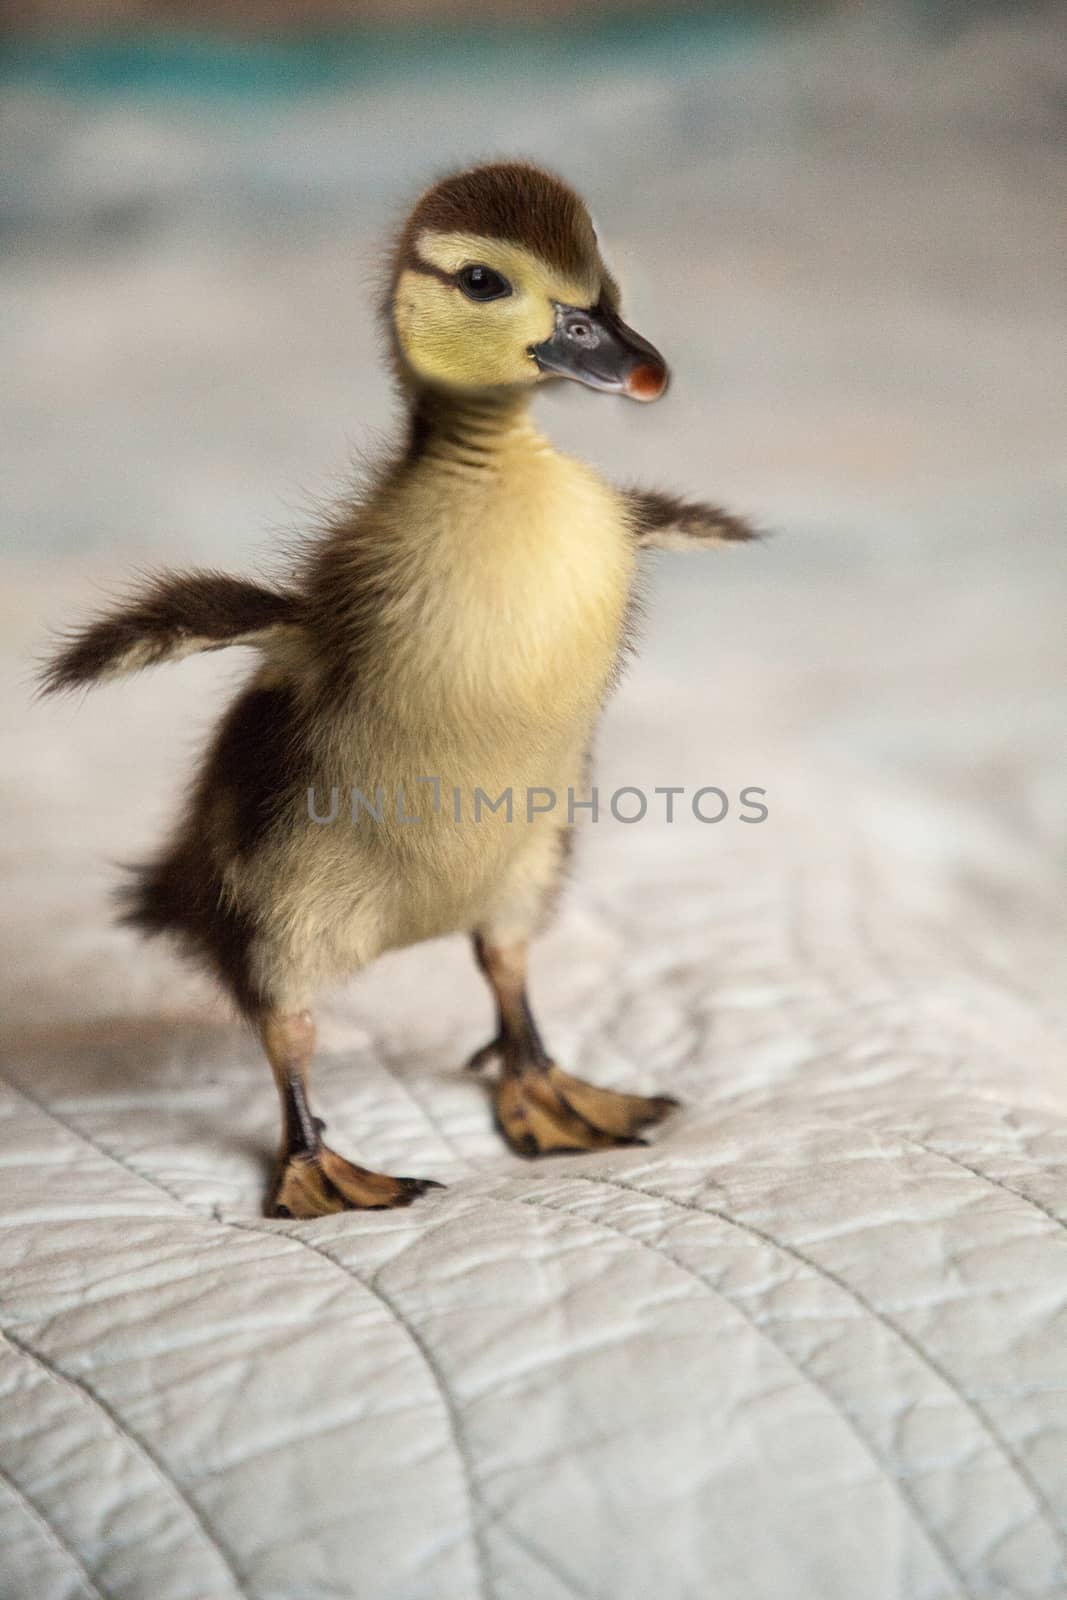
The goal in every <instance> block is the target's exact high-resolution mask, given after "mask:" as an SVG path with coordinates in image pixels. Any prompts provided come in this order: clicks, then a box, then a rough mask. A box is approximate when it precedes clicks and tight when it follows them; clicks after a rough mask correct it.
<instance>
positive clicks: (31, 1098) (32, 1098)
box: [0, 1072, 203, 1217]
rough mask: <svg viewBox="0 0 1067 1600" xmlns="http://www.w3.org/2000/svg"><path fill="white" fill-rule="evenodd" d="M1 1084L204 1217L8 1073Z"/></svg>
mask: <svg viewBox="0 0 1067 1600" xmlns="http://www.w3.org/2000/svg"><path fill="white" fill-rule="evenodd" d="M0 1083H3V1084H5V1085H6V1087H7V1088H8V1089H10V1090H11V1092H12V1093H13V1094H17V1095H19V1096H21V1098H22V1099H23V1100H26V1101H28V1102H29V1104H30V1105H31V1106H34V1107H36V1109H37V1110H38V1111H40V1112H41V1114H42V1115H43V1116H46V1117H51V1119H52V1121H53V1122H58V1124H59V1126H60V1127H61V1128H64V1129H65V1130H66V1131H67V1133H69V1134H70V1135H71V1136H72V1137H73V1138H75V1139H80V1140H81V1141H82V1143H83V1144H87V1145H89V1147H90V1148H91V1149H93V1150H95V1151H96V1153H97V1154H98V1155H101V1156H104V1157H105V1158H106V1159H107V1160H108V1161H113V1162H114V1163H115V1165H116V1166H117V1167H122V1168H123V1169H124V1170H125V1171H126V1172H128V1173H130V1174H131V1176H133V1177H134V1178H140V1180H141V1182H142V1183H148V1184H151V1186H152V1188H153V1189H158V1190H159V1191H160V1193H161V1194H165V1195H167V1196H168V1197H169V1198H170V1199H171V1200H174V1201H176V1203H177V1204H178V1205H180V1206H181V1207H182V1208H183V1209H184V1210H185V1211H188V1212H189V1213H190V1214H191V1215H192V1216H197V1217H199V1216H202V1215H203V1213H202V1212H200V1211H196V1210H194V1208H193V1207H192V1206H191V1205H190V1204H189V1202H188V1200H186V1199H185V1198H184V1197H183V1196H182V1195H180V1194H178V1193H177V1192H176V1191H175V1190H174V1189H171V1188H170V1187H169V1186H168V1185H167V1184H166V1183H164V1182H163V1180H162V1178H154V1177H151V1176H150V1175H149V1174H148V1173H147V1172H141V1171H139V1170H138V1168H137V1167H135V1166H134V1165H133V1164H132V1163H131V1162H130V1161H127V1159H126V1158H125V1156H120V1155H117V1154H116V1153H115V1151H114V1150H110V1149H109V1148H108V1147H107V1145H106V1144H101V1142H100V1140H99V1139H97V1138H95V1137H94V1136H93V1134H91V1133H86V1131H85V1129H84V1128H79V1127H77V1126H76V1125H75V1124H74V1123H73V1122H70V1121H69V1120H68V1119H67V1118H66V1117H65V1116H63V1114H62V1113H61V1112H59V1111H56V1110H55V1108H54V1107H53V1106H50V1105H47V1104H46V1103H45V1102H44V1101H43V1100H39V1099H38V1097H37V1096H36V1095H35V1094H31V1093H30V1091H29V1090H28V1089H24V1088H23V1087H22V1085H21V1084H19V1083H15V1082H14V1080H13V1079H11V1078H10V1077H8V1075H7V1073H6V1072H0Z"/></svg>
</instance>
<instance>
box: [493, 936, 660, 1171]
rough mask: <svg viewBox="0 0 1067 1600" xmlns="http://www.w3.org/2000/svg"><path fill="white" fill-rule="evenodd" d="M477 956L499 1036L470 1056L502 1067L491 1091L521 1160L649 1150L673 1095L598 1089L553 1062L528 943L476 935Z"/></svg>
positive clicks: (506, 1134) (502, 1125) (500, 1124)
mask: <svg viewBox="0 0 1067 1600" xmlns="http://www.w3.org/2000/svg"><path fill="white" fill-rule="evenodd" d="M474 953H475V957H476V959H477V961H478V965H479V966H480V967H481V969H482V971H483V972H484V973H485V976H486V978H487V979H488V980H489V985H490V987H491V988H492V991H493V995H494V997H495V999H496V1007H497V1036H496V1038H495V1039H493V1040H492V1041H491V1042H490V1043H489V1044H487V1045H485V1046H484V1047H483V1048H482V1049H481V1050H479V1051H478V1052H477V1054H476V1055H474V1056H473V1057H472V1058H471V1062H470V1065H471V1067H472V1069H474V1070H477V1069H478V1068H480V1067H484V1066H488V1065H490V1064H491V1063H499V1065H500V1076H499V1078H498V1079H497V1081H496V1083H495V1085H494V1088H493V1108H494V1111H495V1114H496V1123H497V1127H498V1128H499V1129H500V1131H501V1133H502V1134H503V1135H504V1138H505V1139H506V1140H507V1142H508V1144H509V1145H510V1146H511V1148H512V1149H513V1150H514V1151H516V1152H517V1153H518V1154H519V1155H521V1156H543V1155H551V1154H552V1153H554V1152H557V1151H563V1150H605V1149H608V1148H610V1147H611V1146H613V1145H625V1144H644V1143H645V1141H644V1140H643V1139H641V1138H640V1137H639V1135H640V1132H641V1129H642V1128H648V1127H651V1126H652V1124H653V1123H656V1122H661V1121H662V1120H663V1118H664V1117H665V1116H666V1115H667V1114H668V1112H670V1111H672V1110H673V1109H674V1107H675V1106H677V1104H678V1101H677V1100H675V1099H674V1097H673V1096H672V1095H669V1094H659V1095H652V1096H651V1097H646V1096H645V1095H640V1094H618V1093H617V1092H616V1091H615V1090H614V1089H598V1088H595V1087H594V1085H593V1084H591V1083H584V1082H583V1081H582V1079H581V1078H572V1077H571V1076H570V1074H569V1073H567V1072H564V1071H562V1070H561V1068H559V1067H557V1066H556V1064H555V1062H554V1061H552V1060H551V1059H550V1058H549V1056H548V1054H547V1052H546V1050H545V1047H544V1044H543V1043H542V1040H541V1035H540V1034H539V1032H538V1030H537V1024H536V1023H535V1021H534V1019H533V1013H532V1012H531V1010H530V1003H529V1000H528V999H527V995H526V942H525V940H514V939H512V940H507V939H505V940H503V941H502V940H500V939H495V938H494V936H493V933H492V931H491V930H486V931H484V932H479V933H476V934H475V936H474Z"/></svg>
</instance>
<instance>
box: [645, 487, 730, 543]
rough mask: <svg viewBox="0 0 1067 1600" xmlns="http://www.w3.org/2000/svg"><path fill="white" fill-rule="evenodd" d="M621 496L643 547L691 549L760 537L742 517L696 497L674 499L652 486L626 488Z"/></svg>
mask: <svg viewBox="0 0 1067 1600" xmlns="http://www.w3.org/2000/svg"><path fill="white" fill-rule="evenodd" d="M623 498H624V500H625V502H626V509H627V512H628V513H629V517H630V522H631V526H632V527H633V530H634V535H635V537H636V539H637V542H638V544H639V545H642V546H643V547H644V548H646V549H650V550H692V549H694V548H695V547H696V546H698V545H708V544H744V543H746V542H747V541H748V540H750V539H759V538H761V537H762V535H761V534H760V533H759V531H758V530H757V529H756V528H754V527H753V526H752V524H751V523H749V522H746V521H745V520H744V518H743V517H736V516H734V515H733V513H732V512H729V511H723V510H722V509H721V507H719V506H709V505H704V504H703V502H701V501H699V500H677V499H675V497H674V496H673V495H669V494H660V493H659V492H658V490H655V489H628V490H626V491H625V492H624V496H623Z"/></svg>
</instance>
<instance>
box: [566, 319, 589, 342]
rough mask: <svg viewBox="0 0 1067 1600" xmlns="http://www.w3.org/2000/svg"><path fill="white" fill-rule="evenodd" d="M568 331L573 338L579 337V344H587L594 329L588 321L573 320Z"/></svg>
mask: <svg viewBox="0 0 1067 1600" xmlns="http://www.w3.org/2000/svg"><path fill="white" fill-rule="evenodd" d="M567 332H568V334H569V335H570V337H571V338H572V339H577V341H578V343H579V344H585V343H586V342H587V341H588V340H589V338H590V337H591V335H592V332H593V330H592V328H591V327H590V326H589V324H588V322H572V323H571V325H570V327H569V328H568V329H567Z"/></svg>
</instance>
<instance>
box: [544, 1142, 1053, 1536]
mask: <svg viewBox="0 0 1067 1600" xmlns="http://www.w3.org/2000/svg"><path fill="white" fill-rule="evenodd" d="M574 1176H575V1178H576V1179H577V1181H578V1182H579V1183H593V1184H597V1183H599V1184H603V1185H605V1186H606V1187H607V1188H609V1189H622V1190H625V1191H626V1193H628V1194H637V1195H644V1197H645V1198H646V1199H649V1200H660V1201H662V1202H663V1203H664V1204H665V1205H669V1206H675V1207H677V1208H678V1209H679V1210H681V1211H692V1212H695V1213H696V1215H697V1216H701V1217H707V1216H711V1217H718V1218H719V1220H720V1221H721V1222H725V1223H726V1224H727V1225H728V1226H729V1227H732V1228H740V1229H742V1230H743V1231H744V1232H745V1233H749V1234H751V1235H752V1236H753V1238H756V1239H760V1240H761V1241H762V1242H763V1243H764V1244H767V1245H770V1247H771V1248H772V1249H774V1250H780V1251H782V1252H783V1254H785V1255H787V1256H790V1257H791V1258H792V1259H793V1260H794V1261H798V1262H800V1263H801V1265H803V1266H806V1267H809V1268H810V1269H811V1270H812V1271H813V1272H815V1273H817V1274H818V1275H819V1276H820V1277H822V1278H824V1279H825V1280H826V1281H827V1282H828V1283H832V1284H833V1285H834V1286H835V1287H836V1288H838V1289H840V1290H841V1292H842V1293H843V1294H846V1295H848V1296H849V1298H850V1299H851V1300H853V1301H854V1302H855V1303H856V1305H858V1306H859V1307H860V1308H861V1310H863V1311H865V1312H866V1313H867V1315H868V1316H869V1317H873V1318H874V1320H875V1321H876V1322H878V1323H879V1324H880V1325H881V1326H882V1327H883V1328H886V1329H887V1330H888V1331H889V1332H890V1333H892V1334H893V1335H894V1336H895V1337H896V1338H897V1339H899V1340H900V1342H901V1343H902V1344H903V1345H905V1346H906V1347H907V1349H909V1350H910V1351H911V1352H912V1354H913V1355H914V1356H915V1357H916V1358H917V1359H918V1360H919V1361H920V1362H922V1364H923V1366H925V1367H926V1368H928V1370H929V1371H930V1372H932V1373H933V1374H934V1376H935V1377H937V1378H939V1379H940V1380H941V1382H942V1383H943V1384H944V1385H945V1387H946V1389H948V1390H949V1392H950V1393H951V1394H953V1395H955V1397H956V1399H957V1400H958V1401H959V1403H960V1405H961V1406H962V1407H963V1408H964V1410H965V1411H967V1412H969V1413H970V1415H971V1416H972V1417H973V1418H974V1420H975V1422H976V1423H977V1424H978V1426H979V1427H980V1428H981V1430H982V1432H983V1433H984V1434H985V1435H986V1437H987V1438H988V1439H989V1440H990V1441H991V1443H992V1444H994V1445H995V1446H996V1448H997V1449H998V1450H999V1451H1000V1453H1001V1455H1002V1456H1003V1458H1004V1460H1005V1461H1006V1462H1007V1464H1008V1466H1009V1467H1010V1468H1011V1469H1012V1471H1013V1472H1014V1474H1015V1476H1016V1478H1017V1479H1018V1480H1019V1482H1020V1483H1021V1484H1022V1485H1023V1487H1024V1488H1025V1489H1026V1490H1027V1491H1028V1493H1029V1495H1030V1498H1031V1499H1032V1500H1033V1502H1034V1506H1035V1508H1036V1510H1037V1511H1038V1513H1039V1514H1040V1517H1041V1520H1042V1521H1043V1522H1044V1524H1045V1526H1046V1527H1047V1528H1048V1530H1049V1533H1050V1534H1051V1536H1052V1540H1053V1543H1054V1544H1056V1545H1057V1546H1058V1547H1059V1549H1060V1550H1061V1551H1063V1552H1064V1553H1065V1554H1067V1534H1065V1533H1064V1531H1063V1530H1062V1528H1061V1527H1060V1526H1059V1521H1058V1518H1057V1516H1056V1513H1055V1510H1054V1508H1053V1507H1052V1505H1051V1504H1050V1502H1049V1500H1048V1498H1047V1496H1046V1495H1045V1492H1044V1490H1043V1489H1042V1488H1041V1486H1040V1484H1039V1483H1037V1481H1036V1480H1035V1478H1034V1477H1033V1474H1032V1473H1031V1472H1030V1469H1029V1468H1028V1467H1027V1466H1026V1464H1025V1462H1024V1461H1023V1460H1022V1459H1021V1457H1020V1456H1019V1455H1018V1454H1017V1452H1016V1451H1015V1449H1014V1448H1013V1446H1012V1445H1011V1443H1010V1442H1009V1441H1008V1440H1007V1439H1006V1438H1005V1437H1004V1435H1003V1434H1002V1433H1001V1431H1000V1429H999V1428H998V1427H997V1424H996V1423H995V1422H994V1421H993V1419H992V1417H990V1416H989V1415H988V1413H987V1412H986V1410H985V1408H984V1407H983V1406H982V1405H981V1403H980V1402H979V1401H977V1400H975V1399H974V1397H973V1396H972V1395H969V1394H967V1393H966V1391H965V1390H964V1389H963V1388H962V1387H961V1385H960V1383H959V1382H958V1380H957V1379H956V1378H955V1377H954V1376H953V1374H952V1373H951V1372H949V1370H948V1369H947V1368H946V1367H944V1366H942V1364H941V1362H940V1361H939V1360H938V1359H937V1357H936V1356H933V1355H931V1354H930V1352H929V1351H928V1350H926V1349H924V1347H923V1346H922V1345H921V1344H920V1343H919V1341H918V1339H916V1338H915V1337H914V1335H913V1334H910V1333H909V1332H908V1331H907V1329H906V1328H903V1327H901V1325H900V1324H899V1323H898V1322H897V1321H895V1319H894V1318H893V1317H891V1316H890V1315H889V1314H888V1313H887V1312H885V1311H882V1310H880V1309H879V1307H878V1306H876V1305H875V1304H874V1302H873V1301H872V1300H870V1299H868V1297H867V1296H866V1295H865V1294H864V1293H863V1292H862V1291H861V1290H859V1289H857V1288H855V1287H854V1285H852V1284H850V1283H849V1282H848V1280H847V1279H846V1278H842V1277H841V1276H840V1275H839V1274H838V1273H836V1272H834V1271H833V1269H832V1268H831V1267H824V1266H823V1265H822V1263H821V1262H819V1261H816V1260H815V1259H814V1257H813V1256H809V1255H806V1254H805V1253H804V1251H803V1250H800V1249H798V1247H797V1246H796V1245H793V1244H789V1243H788V1242H787V1241H786V1240H784V1239H778V1238H776V1237H775V1236H774V1234H772V1233H768V1232H767V1231H766V1230H765V1229H763V1228H760V1227H758V1226H757V1225H756V1224H755V1223H753V1222H744V1221H742V1219H741V1218H740V1217H732V1216H730V1214H729V1212H727V1211H722V1210H720V1209H718V1208H717V1207H715V1206H698V1205H695V1204H694V1203H693V1202H692V1201H690V1200H679V1199H677V1198H676V1197H675V1196H674V1195H669V1194H664V1193H663V1192H662V1190H659V1189H643V1188H642V1187H641V1186H640V1185H639V1184H636V1183H623V1182H622V1180H621V1179H619V1178H609V1177H606V1176H604V1175H603V1174H601V1175H600V1176H599V1177H592V1176H590V1175H588V1174H585V1173H577V1172H576V1173H575V1174H574Z"/></svg>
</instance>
